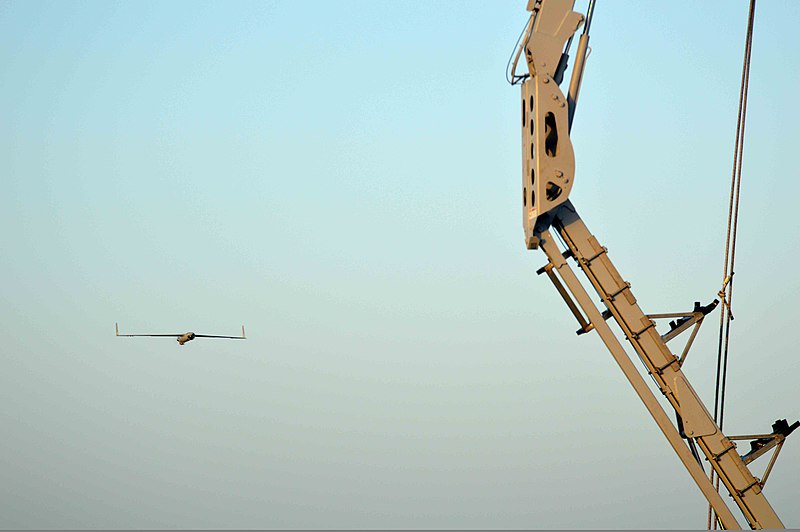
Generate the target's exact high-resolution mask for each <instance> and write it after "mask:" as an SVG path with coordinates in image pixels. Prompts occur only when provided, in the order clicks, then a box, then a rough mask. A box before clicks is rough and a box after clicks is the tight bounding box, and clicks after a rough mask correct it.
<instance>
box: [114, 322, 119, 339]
mask: <svg viewBox="0 0 800 532" xmlns="http://www.w3.org/2000/svg"><path fill="white" fill-rule="evenodd" d="M114 330H115V331H116V332H117V336H119V323H114Z"/></svg>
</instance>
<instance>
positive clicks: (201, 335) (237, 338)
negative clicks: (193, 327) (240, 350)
mask: <svg viewBox="0 0 800 532" xmlns="http://www.w3.org/2000/svg"><path fill="white" fill-rule="evenodd" d="M194 337H195V338H228V339H230V340H247V337H245V335H244V325H242V335H241V336H217V335H216V334H195V335H194Z"/></svg>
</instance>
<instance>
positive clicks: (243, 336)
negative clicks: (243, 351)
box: [242, 325, 247, 338]
mask: <svg viewBox="0 0 800 532" xmlns="http://www.w3.org/2000/svg"><path fill="white" fill-rule="evenodd" d="M242 338H247V336H245V335H244V325H242Z"/></svg>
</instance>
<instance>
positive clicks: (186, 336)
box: [178, 332, 194, 345]
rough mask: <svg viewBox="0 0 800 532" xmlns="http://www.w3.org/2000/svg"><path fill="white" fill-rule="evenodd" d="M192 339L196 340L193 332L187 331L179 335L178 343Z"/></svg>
mask: <svg viewBox="0 0 800 532" xmlns="http://www.w3.org/2000/svg"><path fill="white" fill-rule="evenodd" d="M192 340H194V333H193V332H187V333H186V334H184V335H182V336H179V337H178V343H179V344H181V345H183V344H185V343H186V342H190V341H192Z"/></svg>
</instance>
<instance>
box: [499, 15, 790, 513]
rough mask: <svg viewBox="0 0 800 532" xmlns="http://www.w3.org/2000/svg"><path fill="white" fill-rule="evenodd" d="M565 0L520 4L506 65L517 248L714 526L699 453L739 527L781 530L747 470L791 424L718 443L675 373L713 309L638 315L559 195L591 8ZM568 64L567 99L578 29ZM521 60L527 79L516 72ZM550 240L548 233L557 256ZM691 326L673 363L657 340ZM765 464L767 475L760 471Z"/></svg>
mask: <svg viewBox="0 0 800 532" xmlns="http://www.w3.org/2000/svg"><path fill="white" fill-rule="evenodd" d="M573 4H574V0H529V2H528V7H527V8H528V11H530V12H531V17H530V21H529V23H528V26H527V28H526V30H525V32H524V37H523V38H522V39H521V45H520V48H519V51H518V52H517V55H516V58H515V59H514V62H513V66H512V69H511V70H512V71H511V75H512V78H511V79H512V81H513V83H519V84H521V89H522V98H521V103H522V194H523V198H522V205H523V227H524V230H525V243H526V245H527V247H528V249H541V250H542V251H543V252H544V253H545V255H546V256H547V259H548V263H547V264H546V265H545V266H544V267H543V268H541V269H540V270H539V272H538V273H540V274H541V273H544V274H546V275H547V276H548V278H549V279H550V280H551V281H552V282H553V284H554V285H555V287H556V289H557V290H558V292H559V293H560V294H561V296H562V297H563V299H564V301H565V302H566V303H567V306H568V307H569V309H570V310H571V311H572V313H573V314H574V315H575V317H576V318H577V320H578V323H579V324H580V329H579V330H578V334H582V333H587V332H590V331H592V330H594V331H597V333H598V335H599V336H600V338H601V339H602V341H603V343H604V344H605V345H606V347H607V348H608V350H609V351H610V352H611V354H612V356H613V357H614V359H615V360H616V361H617V363H618V364H619V366H620V368H621V369H622V371H623V373H624V374H625V376H626V377H627V379H628V381H629V382H630V383H631V385H632V386H633V388H634V390H635V391H636V393H637V395H638V396H639V398H640V399H641V400H642V402H643V403H644V405H645V407H647V409H648V411H649V412H650V414H651V416H652V417H653V419H654V420H655V422H656V424H657V425H658V427H659V428H660V429H661V431H662V432H663V433H664V436H666V438H667V440H668V441H669V443H670V445H671V446H672V448H673V449H674V450H675V452H676V453H677V455H678V457H679V458H680V460H681V462H682V463H683V465H684V466H685V467H686V469H687V471H688V472H689V474H690V475H691V477H692V479H693V480H694V481H695V483H696V484H697V486H698V488H700V491H701V492H702V493H703V495H704V496H705V497H706V499H708V501H709V503H710V504H711V506H712V507H713V508H714V511H715V512H716V514H717V516H718V519H719V521H720V523H721V525H722V526H723V527H724V528H726V529H739V528H741V525H740V524H739V522H738V521H737V520H736V518H735V517H734V515H733V513H732V512H731V510H730V509H729V508H728V506H727V505H726V504H725V502H724V501H723V499H722V497H721V496H720V494H719V493H718V492H717V490H716V489H715V488H714V485H713V484H712V482H711V481H710V479H709V477H708V475H707V473H706V471H705V470H704V468H703V464H702V461H701V459H700V454H699V453H698V451H697V448H699V449H700V452H702V454H703V455H704V456H705V459H706V460H707V461H708V462H709V464H710V465H711V467H712V468H713V470H714V471H715V472H716V474H717V475H718V476H719V478H720V480H721V481H722V483H723V485H724V486H725V488H726V489H727V490H728V492H729V493H730V495H731V497H732V498H733V500H734V501H735V503H736V505H737V506H738V507H739V509H740V510H741V512H742V514H743V515H744V517H745V520H746V522H747V524H748V525H749V526H750V527H751V528H754V529H761V528H783V523H782V522H781V520H780V519H779V518H778V516H777V514H776V513H775V511H774V510H773V508H772V506H770V504H769V502H768V501H767V499H766V497H765V496H764V493H763V491H762V489H763V486H764V481H765V480H766V476H767V475H766V474H765V475H764V479H762V480H759V479H758V478H756V477H755V476H754V475H753V474H752V473H751V472H750V470H749V469H748V467H747V464H748V463H750V462H751V461H752V460H755V459H756V458H757V457H758V456H761V455H762V454H764V453H765V452H767V450H768V449H771V448H773V447H776V454H777V450H778V449H779V448H780V446H781V445H783V442H784V440H785V438H786V436H788V435H789V433H791V432H792V431H793V430H794V429H796V428H797V427H798V426H800V422H796V423H794V424H792V425H789V424H788V423H787V422H786V420H778V421H777V422H776V423H775V424H774V425H773V433H771V434H763V435H756V436H752V437H736V436H734V437H727V436H725V434H723V433H722V430H721V429H720V428H719V426H718V425H717V424H716V422H715V420H714V418H713V417H712V416H711V414H709V412H708V410H707V409H706V408H705V406H704V405H703V402H702V401H701V400H700V398H699V397H698V395H697V393H696V392H695V391H694V389H693V388H692V386H691V384H690V383H689V380H688V378H687V377H686V375H685V374H684V373H683V371H682V368H681V366H682V363H683V360H684V359H685V357H686V354H687V352H688V349H689V347H690V346H691V343H692V341H693V340H694V337H695V334H696V333H697V328H698V327H699V325H700V323H702V320H703V317H704V316H705V315H706V314H708V313H709V312H711V311H713V310H714V308H715V307H716V306H717V302H716V300H715V301H714V302H713V303H711V304H709V305H706V306H701V305H700V304H699V303H696V304H695V307H694V310H693V311H691V312H683V313H669V314H650V315H648V314H645V313H644V312H643V311H642V309H641V308H640V307H639V304H638V302H637V300H636V297H635V296H634V295H633V291H632V289H631V285H630V283H628V282H626V281H625V280H624V278H623V277H622V276H621V275H620V274H619V272H618V271H617V269H616V268H615V266H614V264H613V263H612V261H611V258H610V257H609V254H608V250H607V248H605V247H604V246H602V245H601V244H600V242H599V241H598V240H597V238H596V237H595V236H594V235H593V234H592V233H591V232H590V231H589V229H588V228H587V226H586V224H585V223H584V221H583V220H582V219H581V217H580V216H579V214H578V211H577V210H576V209H575V207H574V205H573V204H572V202H571V201H570V200H569V194H570V191H571V189H572V186H573V184H574V180H575V156H574V152H573V148H572V142H571V141H570V137H569V132H570V129H571V125H572V119H573V116H574V111H575V107H576V105H577V96H578V92H579V90H580V82H581V78H582V74H583V66H584V61H585V59H586V52H587V48H588V27H589V23H590V21H591V15H592V11H593V9H594V0H592V1H591V2H590V4H589V9H588V17H585V16H584V15H582V14H581V13H577V12H575V11H573ZM581 26H584V28H585V30H584V32H583V34H582V35H581V37H580V39H579V45H578V51H577V54H578V57H577V59H576V64H575V67H574V69H573V73H572V82H571V83H570V90H569V94H568V96H565V95H564V94H563V93H562V92H561V89H560V88H559V84H560V83H561V81H562V79H563V75H564V71H565V69H566V65H567V57H568V56H567V53H568V50H569V44H570V43H571V41H572V38H573V35H574V34H575V32H576V31H577V30H578V29H579V28H580V27H581ZM521 59H524V62H525V64H526V65H527V72H526V73H525V74H522V75H517V74H516V67H517V64H518V63H519V62H520V60H521ZM554 233H557V234H558V235H559V236H560V238H561V240H562V242H564V248H563V249H562V248H561V247H560V246H559V244H558V242H557V241H556V239H555V238H554ZM569 259H572V260H573V261H574V262H575V263H577V265H578V267H579V269H580V270H581V271H582V272H583V274H584V276H585V277H586V279H587V280H588V282H589V285H591V289H593V290H594V291H595V292H596V293H597V294H598V295H599V296H600V300H601V301H602V302H603V304H604V306H605V309H604V310H600V309H599V308H598V307H597V306H596V305H595V304H594V302H593V301H592V297H591V296H590V295H589V292H588V291H587V290H586V288H585V287H584V285H583V284H582V283H581V281H580V280H579V278H578V276H577V275H576V273H575V271H574V270H573V268H572V267H571V266H570V264H569V262H568V261H569ZM664 318H667V319H669V318H675V320H674V321H673V322H672V324H671V329H670V330H669V331H668V332H666V333H664V334H661V333H659V332H658V330H657V329H656V321H655V320H657V319H664ZM609 319H613V320H614V321H616V323H617V324H618V325H619V327H620V329H621V330H622V331H623V333H624V335H625V340H627V342H628V344H629V345H630V346H631V347H632V348H633V350H634V351H635V353H636V354H637V355H638V357H639V358H640V360H641V361H642V362H643V363H644V366H645V369H646V372H647V374H648V375H650V376H651V377H652V379H653V381H654V382H655V384H656V386H657V387H658V389H659V391H661V393H662V394H663V395H664V397H665V398H666V400H667V401H668V403H669V405H670V406H671V407H672V408H673V409H674V410H675V415H676V419H677V422H676V423H673V422H672V421H671V419H670V417H669V416H668V415H667V412H666V411H665V410H664V408H663V407H662V406H661V403H659V401H658V399H657V397H656V395H655V394H654V393H653V391H652V390H651V388H650V387H649V386H648V384H647V383H646V381H645V379H644V377H643V376H642V374H641V373H640V372H639V370H637V369H636V366H635V365H634V363H633V361H632V360H631V357H630V355H629V354H628V352H627V351H626V349H625V347H624V346H623V344H622V342H621V341H620V340H619V339H618V338H617V336H616V335H615V334H614V333H613V332H612V330H611V328H610V327H609V325H608V323H607V320H609ZM693 325H694V328H693V330H692V333H691V335H690V337H689V339H688V341H687V343H686V347H685V348H684V349H683V351H682V353H681V356H680V357H678V356H675V355H674V354H673V353H672V351H671V350H670V348H669V347H667V342H669V341H671V340H673V339H675V338H676V337H677V336H678V335H680V334H681V333H683V332H684V331H686V330H688V329H689V328H691V327H692V326H693ZM743 438H751V439H752V440H753V441H752V442H751V446H752V450H751V451H750V452H749V453H747V454H746V455H745V456H740V455H739V453H738V452H737V448H736V445H735V443H734V440H739V439H743ZM773 462H774V456H773V461H772V462H770V465H769V467H768V469H767V474H768V473H769V470H770V469H771V467H772V464H773Z"/></svg>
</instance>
